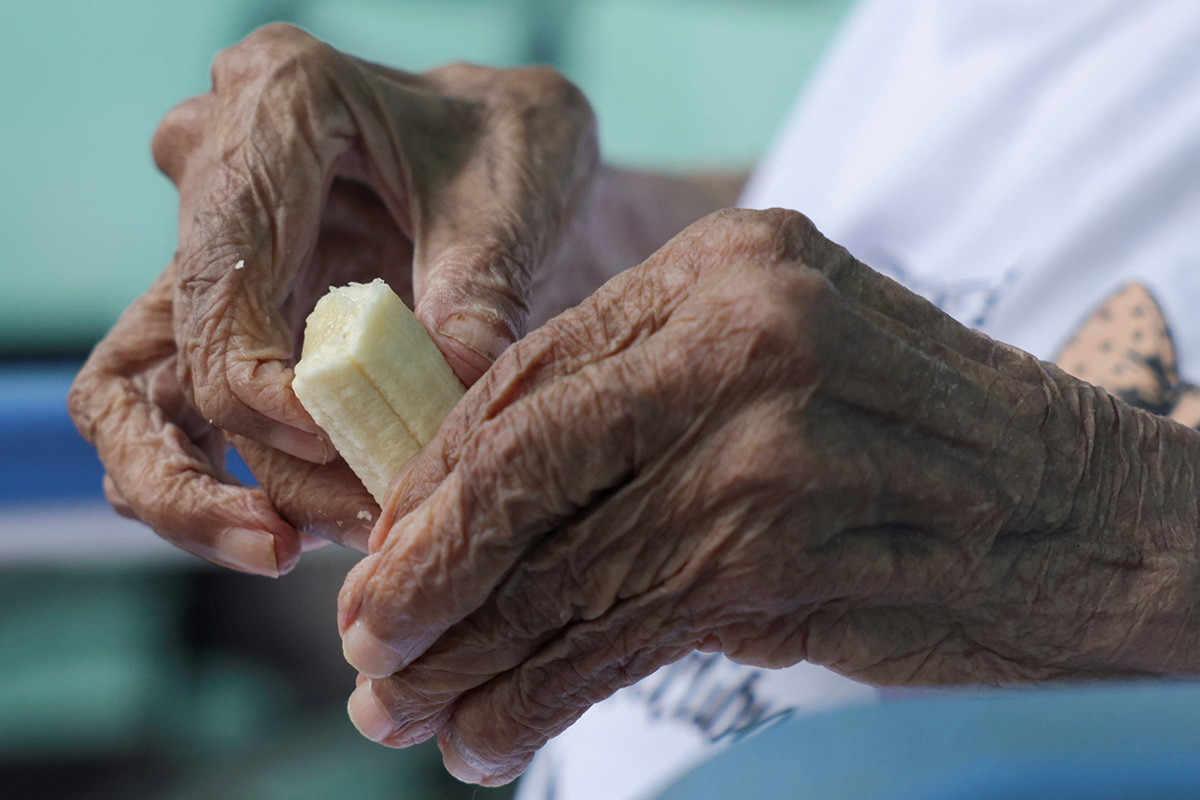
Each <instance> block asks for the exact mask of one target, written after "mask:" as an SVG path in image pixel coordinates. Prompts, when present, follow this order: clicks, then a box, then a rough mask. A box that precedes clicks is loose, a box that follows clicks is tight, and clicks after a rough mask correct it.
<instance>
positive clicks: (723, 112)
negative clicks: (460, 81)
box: [0, 0, 848, 356]
mask: <svg viewBox="0 0 1200 800" xmlns="http://www.w3.org/2000/svg"><path fill="white" fill-rule="evenodd" d="M847 4H848V0H788V1H785V0H742V2H736V3H735V2H725V1H723V0H580V1H579V2H548V0H487V1H486V2H485V1H484V0H442V2H436V3H435V2H427V1H424V0H422V1H420V2H418V1H417V0H307V1H306V2H261V1H260V2H235V1H234V0H204V2H193V3H176V2H163V1H162V0H106V2H103V3H98V2H90V0H48V1H47V2H42V3H32V2H15V0H4V2H3V3H0V76H2V77H0V186H3V187H4V190H3V192H0V226H2V228H0V274H3V278H4V283H3V291H0V355H8V356H21V355H28V354H36V353H46V354H61V353H74V352H78V351H81V350H84V349H86V347H87V346H88V345H89V344H90V343H92V342H94V341H95V340H96V339H97V338H98V337H99V336H100V335H102V334H103V332H104V331H105V330H107V328H108V327H109V326H110V325H111V324H112V323H113V321H114V320H115V319H116V316H117V314H118V313H119V312H120V310H121V309H122V308H124V307H125V305H126V304H128V302H129V301H130V300H131V299H132V298H133V297H135V296H136V295H137V294H138V293H139V292H140V291H141V290H142V289H143V288H144V287H145V286H146V285H147V284H148V283H149V282H150V280H151V279H152V278H153V276H154V275H156V274H157V273H158V272H159V271H160V270H161V269H162V267H163V266H164V265H165V264H166V262H167V261H168V259H169V258H170V256H171V253H172V252H173V251H174V247H175V238H174V227H175V226H174V218H175V193H174V189H173V187H172V186H171V185H170V183H169V182H168V181H167V180H166V179H165V178H163V177H162V176H161V175H159V174H158V173H157V172H156V170H155V168H154V165H153V163H152V161H151V159H150V155H149V142H150V137H151V135H152V133H153V131H154V128H155V126H156V125H157V122H158V120H159V119H160V118H161V117H162V115H163V114H164V113H165V112H166V111H167V110H168V109H169V108H171V106H173V105H174V104H175V103H177V102H179V101H180V100H182V99H184V98H185V97H188V96H191V95H194V94H198V93H201V92H204V91H207V89H208V68H209V63H210V61H211V59H212V56H213V54H214V53H216V52H217V51H218V50H220V49H222V48H224V47H227V46H229V45H231V44H234V43H235V42H237V41H238V40H239V39H241V38H242V37H243V36H244V35H245V34H247V33H248V32H249V31H251V30H252V29H253V28H255V27H257V26H258V25H259V24H261V23H263V22H267V21H270V20H272V19H286V20H288V21H291V22H294V23H296V24H299V25H301V26H303V27H305V28H307V29H308V30H310V31H311V32H312V33H314V34H316V35H317V36H319V37H321V38H324V39H326V40H328V41H330V42H332V43H333V44H335V45H337V46H339V47H341V48H343V49H346V50H349V51H352V52H354V53H356V54H360V55H363V56H365V57H368V58H371V59H375V60H379V61H382V62H386V63H389V64H393V65H396V66H400V67H402V68H405V69H409V70H413V71H419V70H423V69H426V68H428V67H431V66H434V65H436V64H440V63H444V62H447V61H453V60H467V61H475V62H479V63H485V64H492V65H497V66H509V65H517V64H523V63H529V62H532V61H538V62H548V63H552V64H554V65H556V66H557V67H559V68H560V69H561V70H562V71H563V72H564V73H566V74H567V76H568V77H570V78H572V79H573V80H575V81H576V82H577V83H578V84H579V85H580V86H581V87H583V89H584V90H585V92H587V94H588V96H589V97H590V98H591V100H592V102H593V104H594V106H595V107H596V110H597V114H598V116H599V119H600V122H601V136H602V144H603V149H604V152H605V154H606V156H607V157H608V158H609V159H610V160H612V161H615V162H619V163H623V164H627V165H635V166H657V167H673V168H681V169H682V168H689V167H714V166H717V167H722V166H733V167H742V166H749V165H751V164H752V163H753V162H754V160H755V158H756V156H757V155H758V154H759V153H760V152H762V150H763V149H764V147H765V146H766V145H767V143H768V142H769V140H770V137H771V135H772V133H773V131H774V129H775V127H776V126H777V124H778V123H779V122H780V120H781V119H782V117H783V115H784V113H785V112H786V110H787V108H788V106H789V105H790V103H791V101H792V99H793V97H794V96H795V94H796V92H797V90H798V89H799V88H800V87H801V85H802V84H803V82H804V79H805V77H806V75H807V74H808V72H809V70H810V69H811V67H812V65H813V64H814V63H815V60H816V58H817V57H818V54H819V53H820V52H821V50H822V49H823V47H824V45H825V43H826V41H827V40H828V39H829V37H830V36H831V34H832V32H833V30H834V28H835V26H836V24H837V22H838V20H839V19H840V18H841V16H842V14H843V13H844V11H845V8H846V6H847Z"/></svg>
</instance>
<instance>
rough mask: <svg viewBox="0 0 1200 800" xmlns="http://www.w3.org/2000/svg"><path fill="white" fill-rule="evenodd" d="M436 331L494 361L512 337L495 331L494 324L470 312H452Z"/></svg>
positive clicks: (510, 341)
mask: <svg viewBox="0 0 1200 800" xmlns="http://www.w3.org/2000/svg"><path fill="white" fill-rule="evenodd" d="M438 333H439V334H441V335H442V336H445V337H447V338H449V339H453V340H454V341H456V342H458V343H459V344H461V345H463V346H464V347H466V348H468V349H469V350H472V351H473V352H475V353H478V354H479V355H481V356H483V357H484V358H486V359H487V360H488V361H495V360H496V359H497V358H499V357H500V354H501V353H503V352H504V351H505V350H506V349H507V348H508V346H509V345H510V344H512V338H511V337H509V336H507V335H502V334H499V333H497V332H496V326H494V325H489V324H487V323H486V322H484V321H483V320H482V319H480V318H479V317H476V316H473V315H471V314H452V315H451V316H450V318H449V319H447V320H446V321H445V322H443V323H442V327H441V328H439V329H438Z"/></svg>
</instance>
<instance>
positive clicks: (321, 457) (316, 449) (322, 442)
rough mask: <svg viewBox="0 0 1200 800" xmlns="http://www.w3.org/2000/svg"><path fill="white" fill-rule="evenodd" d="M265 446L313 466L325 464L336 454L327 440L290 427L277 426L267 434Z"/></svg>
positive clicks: (318, 435) (316, 434) (319, 435)
mask: <svg viewBox="0 0 1200 800" xmlns="http://www.w3.org/2000/svg"><path fill="white" fill-rule="evenodd" d="M265 438H266V439H267V441H266V444H269V445H270V446H271V447H274V448H275V449H276V450H282V451H283V452H285V453H287V454H288V455H292V456H295V457H296V458H300V459H303V460H305V461H311V462H312V463H314V464H327V463H329V461H330V460H331V459H332V458H333V457H334V456H335V455H336V454H337V451H335V450H334V449H333V446H332V445H330V443H329V440H327V439H326V438H325V437H324V436H322V435H321V434H319V433H309V432H308V431H302V430H300V429H299V428H293V427H290V426H277V427H274V428H272V429H271V430H270V432H268V433H267V435H266V437H265Z"/></svg>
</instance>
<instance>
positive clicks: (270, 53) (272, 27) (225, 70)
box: [212, 22, 338, 91]
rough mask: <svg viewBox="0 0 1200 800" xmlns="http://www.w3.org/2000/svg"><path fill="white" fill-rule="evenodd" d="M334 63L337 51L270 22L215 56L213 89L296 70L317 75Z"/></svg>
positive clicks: (304, 35) (314, 39)
mask: <svg viewBox="0 0 1200 800" xmlns="http://www.w3.org/2000/svg"><path fill="white" fill-rule="evenodd" d="M337 59H338V53H337V51H336V50H335V49H334V48H333V47H331V46H329V45H328V44H325V43H324V42H322V41H321V40H320V39H317V38H316V37H314V36H312V35H311V34H309V33H306V32H305V31H303V30H301V29H300V28H297V27H295V26H294V25H289V24H287V23H284V22H273V23H270V24H269V25H264V26H262V27H261V28H258V29H256V30H255V31H253V32H252V33H251V34H250V35H249V36H247V37H246V38H245V39H243V40H242V41H240V42H238V43H237V44H235V45H233V46H232V47H227V48H226V49H224V50H222V51H221V52H219V53H217V55H216V57H215V58H214V59H213V65H212V83H213V89H214V90H217V91H219V90H220V89H222V88H224V87H226V86H231V85H236V84H238V83H240V82H243V81H246V80H248V79H251V80H252V79H256V78H260V77H262V76H264V75H266V76H275V75H288V74H291V73H292V72H294V71H296V70H297V69H302V70H310V69H311V70H314V71H317V72H320V71H323V70H325V69H327V68H329V67H330V66H331V65H332V64H333V63H334V62H335V61H336V60H337Z"/></svg>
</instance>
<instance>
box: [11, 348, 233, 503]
mask: <svg viewBox="0 0 1200 800" xmlns="http://www.w3.org/2000/svg"><path fill="white" fill-rule="evenodd" d="M78 370H79V365H78V364H19V365H7V366H3V367H0V506H14V505H34V504H37V505H40V506H45V505H47V504H51V505H52V504H54V503H56V502H73V501H88V500H94V501H102V500H103V496H104V495H103V490H102V488H101V480H102V479H103V478H104V468H103V467H102V466H101V464H100V459H99V458H98V457H97V456H96V451H95V450H94V449H92V447H91V445H89V444H88V443H87V442H85V441H84V440H83V437H81V436H80V435H79V432H78V431H76V430H75V425H74V423H72V422H71V417H70V415H69V414H68V413H67V391H68V390H69V389H70V388H71V381H72V380H74V378H75V373H76V372H77V371H78ZM230 456H231V457H230V463H229V465H228V467H229V470H230V471H231V472H232V473H233V474H234V475H235V476H237V477H238V478H239V479H240V480H242V481H245V482H247V483H252V482H253V477H252V476H251V475H250V472H249V470H248V469H247V468H246V466H245V464H244V463H243V462H242V461H241V459H240V458H237V456H236V454H235V453H231V454H230Z"/></svg>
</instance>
